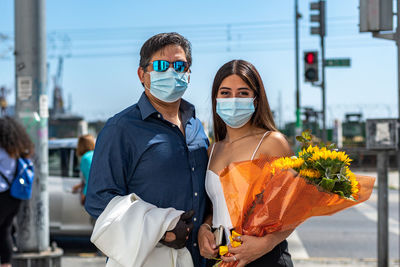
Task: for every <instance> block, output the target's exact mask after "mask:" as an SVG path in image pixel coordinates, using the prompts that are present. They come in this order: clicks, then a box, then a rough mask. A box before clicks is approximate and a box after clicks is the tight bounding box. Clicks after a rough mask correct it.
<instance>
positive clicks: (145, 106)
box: [138, 92, 196, 126]
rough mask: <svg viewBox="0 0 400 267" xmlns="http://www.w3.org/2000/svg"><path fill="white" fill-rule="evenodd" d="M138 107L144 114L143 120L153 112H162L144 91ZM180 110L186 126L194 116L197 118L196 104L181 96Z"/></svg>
mask: <svg viewBox="0 0 400 267" xmlns="http://www.w3.org/2000/svg"><path fill="white" fill-rule="evenodd" d="M138 107H139V110H140V113H141V115H142V120H145V119H147V118H148V117H149V116H151V115H152V114H160V112H158V111H157V110H156V109H155V108H154V106H153V105H152V104H151V103H150V101H149V98H148V97H147V95H146V94H145V93H144V92H143V93H142V96H141V97H140V99H139V101H138ZM179 111H180V112H181V118H182V124H183V125H185V126H186V124H187V122H188V121H189V120H190V119H191V118H192V117H193V118H196V113H195V109H194V106H193V105H192V104H190V103H189V102H187V101H186V100H184V99H183V98H181V103H180V106H179ZM160 115H161V114H160ZM161 116H162V115H161Z"/></svg>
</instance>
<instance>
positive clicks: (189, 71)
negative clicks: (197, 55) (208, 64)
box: [188, 69, 192, 83]
mask: <svg viewBox="0 0 400 267" xmlns="http://www.w3.org/2000/svg"><path fill="white" fill-rule="evenodd" d="M188 73H189V78H188V83H190V74H191V73H192V71H191V70H190V69H189V70H188Z"/></svg>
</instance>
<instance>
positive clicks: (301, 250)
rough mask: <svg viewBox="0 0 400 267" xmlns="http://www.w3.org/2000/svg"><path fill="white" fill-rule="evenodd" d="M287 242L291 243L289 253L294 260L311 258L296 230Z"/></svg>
mask: <svg viewBox="0 0 400 267" xmlns="http://www.w3.org/2000/svg"><path fill="white" fill-rule="evenodd" d="M287 241H288V242H289V253H290V254H291V255H292V258H294V259H308V258H310V256H309V255H308V253H307V250H306V248H305V247H304V245H303V242H301V239H300V237H299V235H298V233H297V231H296V230H294V231H293V233H292V234H291V235H290V236H289V237H288V238H287Z"/></svg>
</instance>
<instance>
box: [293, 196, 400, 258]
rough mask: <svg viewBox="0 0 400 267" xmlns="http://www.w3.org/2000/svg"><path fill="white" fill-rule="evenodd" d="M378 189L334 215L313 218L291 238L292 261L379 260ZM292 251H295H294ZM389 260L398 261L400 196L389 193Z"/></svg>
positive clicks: (301, 226)
mask: <svg viewBox="0 0 400 267" xmlns="http://www.w3.org/2000/svg"><path fill="white" fill-rule="evenodd" d="M377 199H378V196H377V189H374V192H373V194H372V196H371V198H370V199H369V200H368V201H366V202H365V203H362V204H360V205H357V206H355V207H352V208H349V209H347V210H344V211H342V212H339V213H336V214H334V215H332V216H324V217H314V218H311V219H309V220H308V221H306V222H305V223H303V224H302V225H300V226H299V227H298V228H297V230H296V231H295V232H294V233H293V234H292V235H291V236H290V238H289V250H290V252H291V253H292V256H293V258H320V257H324V258H331V257H332V258H357V259H361V258H363V259H365V258H377ZM291 248H292V249H291ZM389 248H390V249H389V258H391V259H393V258H394V259H399V193H398V190H394V189H390V190H389Z"/></svg>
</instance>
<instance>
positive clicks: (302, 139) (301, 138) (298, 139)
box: [296, 136, 307, 143]
mask: <svg viewBox="0 0 400 267" xmlns="http://www.w3.org/2000/svg"><path fill="white" fill-rule="evenodd" d="M296 140H297V141H298V142H300V143H305V142H307V140H306V139H305V138H304V137H303V136H296Z"/></svg>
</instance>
